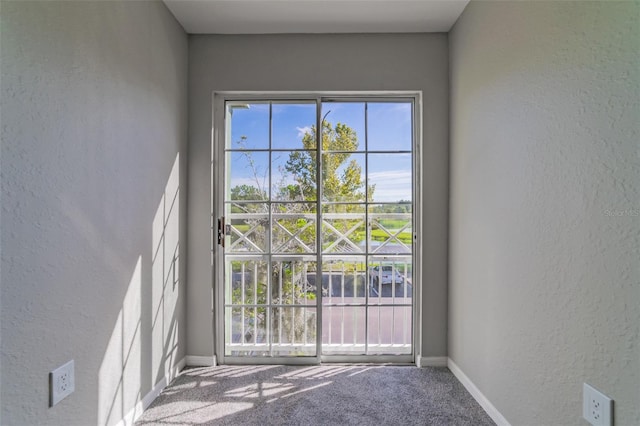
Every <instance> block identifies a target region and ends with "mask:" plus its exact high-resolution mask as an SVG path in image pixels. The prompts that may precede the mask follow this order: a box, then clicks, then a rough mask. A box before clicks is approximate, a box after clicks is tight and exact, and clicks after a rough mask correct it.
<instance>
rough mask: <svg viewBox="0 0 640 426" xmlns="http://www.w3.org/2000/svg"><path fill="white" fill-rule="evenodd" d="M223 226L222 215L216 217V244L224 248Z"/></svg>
mask: <svg viewBox="0 0 640 426" xmlns="http://www.w3.org/2000/svg"><path fill="white" fill-rule="evenodd" d="M225 230H226V228H225V226H224V216H222V217H220V218H218V244H219V245H221V246H222V247H223V248H224V234H225Z"/></svg>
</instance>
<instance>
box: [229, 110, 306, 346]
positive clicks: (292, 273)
mask: <svg viewBox="0 0 640 426" xmlns="http://www.w3.org/2000/svg"><path fill="white" fill-rule="evenodd" d="M316 105H317V103H316V101H309V102H227V104H226V129H225V130H226V135H227V136H226V142H225V158H226V162H225V173H226V179H225V195H224V218H225V220H224V229H223V232H224V235H225V236H224V240H225V248H224V268H225V280H224V308H225V311H224V326H225V339H224V355H225V357H228V358H234V357H273V358H277V357H316V356H317V354H318V351H317V337H316V336H317V335H318V334H317V333H318V323H317V310H318V309H317V304H318V294H317V293H318V292H317V289H316V279H315V277H316V275H317V262H318V258H317V253H318V250H317V239H318V227H317V222H318V214H317V211H318V209H317V200H318V197H317V185H315V182H316V179H315V177H310V176H305V177H306V180H303V179H302V178H301V174H300V170H301V169H305V167H306V168H307V169H305V170H307V172H308V167H309V164H310V163H313V164H315V158H316V154H315V145H316V143H315V142H313V141H310V139H313V140H315V136H314V135H312V133H313V130H312V129H315V125H316V121H317V114H316Z"/></svg>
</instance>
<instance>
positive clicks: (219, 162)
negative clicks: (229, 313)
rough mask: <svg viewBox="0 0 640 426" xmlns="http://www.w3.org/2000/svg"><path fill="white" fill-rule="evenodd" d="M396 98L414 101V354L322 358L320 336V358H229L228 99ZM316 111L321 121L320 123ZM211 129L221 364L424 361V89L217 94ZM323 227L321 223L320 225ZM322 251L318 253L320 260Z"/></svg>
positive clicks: (215, 321)
mask: <svg viewBox="0 0 640 426" xmlns="http://www.w3.org/2000/svg"><path fill="white" fill-rule="evenodd" d="M394 98H401V99H404V100H406V99H409V98H410V99H412V100H413V105H414V108H413V123H414V125H413V146H412V159H413V171H414V177H413V200H412V202H413V209H412V214H413V224H412V226H413V240H414V244H413V253H412V256H413V259H414V261H413V262H412V263H413V266H412V268H413V287H412V290H413V294H412V299H413V301H412V315H413V319H412V321H413V322H412V330H413V333H412V334H413V335H412V353H411V355H353V356H351V355H324V356H323V355H321V347H322V346H321V345H322V335H321V333H317V351H316V356H305V357H293V356H292V357H283V356H279V357H226V356H225V350H224V348H225V346H224V337H225V334H224V250H222V247H221V246H220V245H218V243H217V237H218V235H217V233H218V224H217V221H218V218H219V217H221V216H223V215H224V190H220V188H222V187H221V186H220V185H216V183H217V182H224V179H225V178H226V176H225V170H224V168H225V156H224V150H225V143H226V134H225V131H226V129H225V103H226V102H227V101H269V100H274V101H277V100H291V101H295V100H316V101H317V102H318V104H321V102H322V101H323V100H333V101H335V100H345V101H362V102H375V101H376V100H384V101H389V100H393V99H394ZM320 114H321V111H320V108H318V111H317V115H318V122H320V120H321V118H320ZM211 118H212V131H211V191H212V193H211V211H210V213H211V267H212V271H211V276H212V282H211V286H212V297H213V300H212V308H213V315H212V326H213V354H214V359H216V361H217V363H220V364H288V365H315V364H319V363H320V362H380V363H389V362H391V363H415V364H418V363H419V360H420V357H421V355H420V353H421V348H422V286H423V284H424V283H423V280H422V277H423V273H422V261H421V259H422V240H423V238H422V199H423V198H422V188H423V173H422V146H423V143H422V136H423V131H422V92H421V91H358V92H268V91H267V92H263V91H260V92H236V91H222V92H214V93H213V96H212V117H211ZM318 226H319V224H318ZM320 254H321V253H318V256H320ZM317 323H318V329H319V330H320V329H321V326H322V306H321V305H320V306H318V311H317Z"/></svg>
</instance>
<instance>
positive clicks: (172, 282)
mask: <svg viewBox="0 0 640 426" xmlns="http://www.w3.org/2000/svg"><path fill="white" fill-rule="evenodd" d="M152 229H153V236H152V244H153V247H152V253H153V258H152V267H151V271H152V278H151V280H152V309H153V319H152V346H153V347H152V362H151V368H152V370H151V374H152V379H153V384H154V385H155V384H157V383H158V382H159V381H160V380H162V379H163V378H164V377H166V378H167V381H171V379H173V377H172V371H171V369H172V367H173V365H175V363H176V362H177V359H176V356H177V350H178V318H177V315H178V312H177V307H178V284H179V269H178V263H179V250H180V154H178V155H176V159H175V161H174V163H173V167H172V169H171V173H170V175H169V179H168V180H167V184H166V186H165V190H164V193H163V194H162V197H161V199H160V203H159V205H158V209H157V211H156V214H155V217H154V219H153V224H152Z"/></svg>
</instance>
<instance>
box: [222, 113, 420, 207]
mask: <svg viewBox="0 0 640 426" xmlns="http://www.w3.org/2000/svg"><path fill="white" fill-rule="evenodd" d="M315 109H316V104H315V102H313V103H306V104H305V103H295V104H292V103H274V104H273V127H272V132H273V135H272V148H273V149H299V148H302V137H303V135H304V133H305V132H307V131H309V130H310V128H311V126H312V125H314V124H315V122H316V110H315ZM327 112H328V114H327ZM367 113H368V117H367V118H368V119H367V124H368V132H367V141H368V145H369V150H370V151H371V150H375V151H378V150H379V151H399V150H410V149H411V104H410V103H408V102H404V103H369V104H368V108H367ZM325 114H327V115H326V120H327V121H329V122H330V123H331V124H332V125H334V126H335V124H336V123H338V122H340V123H344V124H347V125H348V126H349V127H351V128H352V129H354V130H355V132H356V135H357V137H358V142H359V147H358V150H359V151H364V149H365V104H364V103H363V102H352V103H344V102H341V103H337V102H336V103H334V102H330V103H323V104H322V116H324V115H325ZM230 124H231V141H230V143H228V145H230V146H229V147H230V148H231V149H234V148H240V147H243V148H246V149H267V148H269V104H268V103H252V104H250V105H249V108H233V115H232V116H231V123H230ZM242 137H245V138H244V140H242V139H241V138H242ZM239 141H241V142H239ZM228 155H229V156H230V158H229V160H230V163H231V181H230V182H229V187H233V186H235V185H238V184H248V185H253V186H256V185H260V186H261V187H262V188H267V187H268V173H269V167H268V166H269V157H268V154H267V153H263V152H254V153H252V154H251V157H252V159H253V163H254V164H253V168H252V167H251V165H250V164H249V163H248V159H247V157H246V156H245V155H242V154H240V153H237V152H236V153H229V154H228ZM288 155H289V153H288V152H274V153H273V158H272V173H273V175H272V180H273V182H274V183H275V182H276V181H278V180H281V179H283V176H282V175H281V174H280V172H279V171H278V165H283V164H284V163H285V162H286V161H287V159H288ZM352 159H355V160H356V161H358V163H359V164H360V165H361V169H362V173H363V178H364V173H365V156H364V154H353V155H352ZM368 161H369V173H368V177H369V182H368V183H369V185H371V184H375V185H376V189H375V193H374V201H384V202H390V201H399V200H410V199H411V155H410V154H408V153H404V154H399V153H378V154H373V153H372V154H369V159H368ZM256 176H257V177H258V179H257V183H256ZM284 180H285V182H286V181H288V180H290V179H288V178H287V177H286V176H285V177H284Z"/></svg>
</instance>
